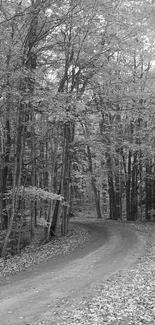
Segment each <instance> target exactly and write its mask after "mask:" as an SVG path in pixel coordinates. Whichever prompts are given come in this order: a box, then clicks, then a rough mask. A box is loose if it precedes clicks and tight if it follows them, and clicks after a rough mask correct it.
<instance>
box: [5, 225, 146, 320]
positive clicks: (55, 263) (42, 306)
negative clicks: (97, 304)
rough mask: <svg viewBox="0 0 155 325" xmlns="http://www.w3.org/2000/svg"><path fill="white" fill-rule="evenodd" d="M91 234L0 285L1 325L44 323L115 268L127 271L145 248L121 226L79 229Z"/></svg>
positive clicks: (140, 238)
mask: <svg viewBox="0 0 155 325" xmlns="http://www.w3.org/2000/svg"><path fill="white" fill-rule="evenodd" d="M84 226H85V227H87V228H88V229H89V230H90V231H91V233H92V239H91V241H90V242H89V243H87V245H86V247H85V248H83V249H80V250H78V251H76V252H73V253H72V254H70V255H66V256H64V257H59V258H56V259H54V260H51V261H48V262H46V263H42V264H40V265H38V266H35V267H34V268H33V269H32V270H29V271H25V272H21V273H20V274H18V275H16V276H14V277H13V278H11V280H10V281H9V283H7V284H5V285H3V286H0V319H1V320H0V324H1V325H19V324H22V325H26V324H30V325H31V324H33V323H35V324H36V322H37V320H39V319H46V317H47V318H48V319H49V318H50V317H51V324H52V319H53V315H54V312H55V311H56V310H58V309H59V310H60V313H61V307H62V306H61V302H62V301H65V300H66V301H67V302H68V304H72V303H74V304H76V305H77V304H78V302H79V300H80V299H82V298H83V297H84V296H86V295H92V294H93V288H95V286H96V285H98V284H99V283H100V281H103V279H106V278H107V277H109V276H110V275H111V274H113V273H114V272H116V271H117V270H119V269H123V268H126V267H127V268H128V267H129V266H130V264H132V263H133V262H134V261H135V260H136V259H137V258H138V256H140V255H141V254H142V253H143V251H144V248H145V243H146V239H147V237H146V236H145V235H142V234H141V235H137V234H136V233H134V231H131V230H128V229H126V227H125V229H124V228H123V226H122V225H115V226H112V224H111V225H105V224H103V223H101V224H100V223H95V222H94V223H92V224H88V225H86V224H85V225H84Z"/></svg>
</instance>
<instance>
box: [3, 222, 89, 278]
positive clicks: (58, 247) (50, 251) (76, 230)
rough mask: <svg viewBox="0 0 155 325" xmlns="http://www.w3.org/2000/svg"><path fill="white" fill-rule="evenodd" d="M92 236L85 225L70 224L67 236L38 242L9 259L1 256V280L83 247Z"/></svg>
mask: <svg viewBox="0 0 155 325" xmlns="http://www.w3.org/2000/svg"><path fill="white" fill-rule="evenodd" d="M90 237H91V235H90V233H89V232H88V231H87V230H86V229H85V228H84V227H81V226H76V225H75V224H70V225H69V232H68V234H67V235H66V236H65V237H63V236H60V237H58V238H54V239H53V240H52V241H51V242H49V243H47V244H45V245H40V246H36V244H32V245H29V246H27V247H26V248H25V249H23V250H22V251H21V252H20V254H18V255H14V256H11V257H10V258H8V259H4V258H0V280H3V278H4V277H5V276H8V275H10V274H16V273H17V272H20V271H22V270H25V269H28V268H30V267H32V266H33V264H39V263H41V262H43V261H47V260H49V259H51V258H54V257H56V256H60V255H64V254H67V253H70V252H72V251H74V250H76V249H78V248H80V247H82V246H83V245H84V244H85V243H86V242H87V241H89V240H90Z"/></svg>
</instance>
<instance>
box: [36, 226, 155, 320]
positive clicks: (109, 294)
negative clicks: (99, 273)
mask: <svg viewBox="0 0 155 325" xmlns="http://www.w3.org/2000/svg"><path fill="white" fill-rule="evenodd" d="M128 225H129V224H128ZM130 228H132V229H134V230H136V231H145V232H147V233H148V235H149V236H148V238H149V241H148V245H147V247H146V250H145V254H144V255H143V256H141V257H140V258H139V259H138V260H137V262H136V263H135V264H133V265H132V266H131V267H130V269H129V270H124V271H118V272H117V273H116V274H113V275H112V276H111V277H110V278H109V279H108V280H104V281H103V282H102V281H101V282H100V285H99V286H98V287H96V288H95V290H94V292H93V293H92V296H91V297H90V296H89V297H85V298H84V299H83V300H82V301H81V302H80V303H79V305H78V307H77V306H76V305H74V303H73V304H72V305H70V304H68V303H67V301H66V302H65V303H64V304H63V302H62V305H61V312H59V314H58V315H55V317H54V319H53V320H52V321H51V320H49V319H46V320H44V321H45V323H44V324H48V325H58V324H59V325H75V324H80V325H104V324H106V325H153V324H155V230H154V229H155V224H154V223H146V224H139V223H135V224H133V223H130ZM101 280H102V279H101ZM40 324H42V323H41V322H37V323H35V324H33V325H40Z"/></svg>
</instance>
